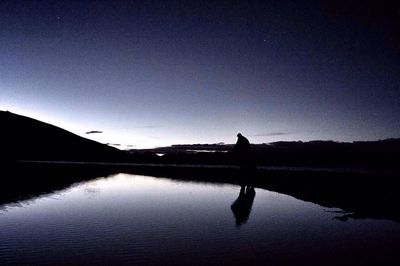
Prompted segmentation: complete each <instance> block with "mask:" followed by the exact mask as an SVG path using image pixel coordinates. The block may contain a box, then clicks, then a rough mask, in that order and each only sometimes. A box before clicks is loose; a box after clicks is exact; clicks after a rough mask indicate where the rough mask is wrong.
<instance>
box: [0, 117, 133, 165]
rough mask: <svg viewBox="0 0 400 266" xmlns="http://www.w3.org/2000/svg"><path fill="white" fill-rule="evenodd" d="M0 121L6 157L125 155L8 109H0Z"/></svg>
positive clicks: (113, 158) (102, 157)
mask: <svg viewBox="0 0 400 266" xmlns="http://www.w3.org/2000/svg"><path fill="white" fill-rule="evenodd" d="M0 125H1V130H0V139H1V141H2V143H3V144H2V147H1V151H0V156H1V157H2V158H3V159H5V160H6V161H10V160H11V161H12V160H53V161H54V160H68V161H118V160H121V159H123V158H124V156H126V154H125V152H123V151H121V150H118V149H117V148H114V147H110V146H107V145H105V144H101V143H98V142H96V141H93V140H89V139H86V138H83V137H80V136H78V135H75V134H73V133H71V132H69V131H67V130H64V129H62V128H59V127H56V126H53V125H50V124H47V123H44V122H41V121H39V120H36V119H33V118H29V117H26V116H22V115H17V114H14V113H11V112H8V111H0Z"/></svg>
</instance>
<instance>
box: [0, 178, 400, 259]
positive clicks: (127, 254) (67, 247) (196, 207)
mask: <svg viewBox="0 0 400 266" xmlns="http://www.w3.org/2000/svg"><path fill="white" fill-rule="evenodd" d="M341 215H343V213H342V212H341V210H340V209H332V208H324V207H321V206H319V205H316V204H313V203H310V202H304V201H301V200H298V199H296V198H293V197H291V196H287V195H284V194H279V193H276V192H271V191H268V190H264V189H258V188H255V189H254V188H252V187H240V186H237V185H229V184H215V183H212V184H211V183H199V182H189V181H182V180H181V181H177V180H173V179H167V178H155V177H150V176H140V175H132V174H114V175H111V176H109V177H104V178H97V179H94V180H90V181H85V182H81V183H77V184H74V185H72V186H70V187H68V188H65V189H63V190H59V191H55V192H53V193H48V194H45V195H40V196H37V197H35V198H32V199H29V200H23V201H16V202H14V203H11V204H5V205H0V264H1V265H7V264H10V265H20V264H51V265H60V264H82V265H86V264H137V265H144V264H146V265H148V264H151V265H205V264H207V265H210V264H213V265H223V264H225V265H232V264H246V265H253V264H258V265H267V264H269V265H293V264H297V265H298V264H307V265H373V264H375V265H389V264H391V265H395V264H397V265H400V264H399V262H400V224H399V223H397V222H394V221H389V220H383V219H382V220H378V219H348V220H347V221H342V220H340V219H337V217H339V216H341Z"/></svg>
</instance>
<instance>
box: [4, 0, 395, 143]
mask: <svg viewBox="0 0 400 266" xmlns="http://www.w3.org/2000/svg"><path fill="white" fill-rule="evenodd" d="M193 2H198V3H193ZM348 2H350V3H351V4H348ZM399 36H400V5H399V4H398V3H397V2H396V1H341V0H339V1H207V2H205V1H1V3H0V110H9V111H11V112H15V113H18V114H22V115H26V116H30V117H33V118H36V119H39V120H42V121H45V122H49V123H52V124H55V125H57V126H60V127H62V128H64V129H67V130H70V131H72V132H74V133H77V134H79V135H81V136H85V137H88V138H91V139H94V140H98V141H100V142H103V143H121V144H123V145H128V144H131V145H134V147H137V148H144V147H154V146H163V145H170V144H178V143H215V142H226V143H233V142H235V141H236V133H237V132H242V133H243V134H244V135H245V136H247V137H248V138H249V139H250V140H251V141H252V142H254V143H262V142H271V141H278V140H304V141H307V140H313V139H323V140H327V139H332V140H338V141H353V140H376V139H383V138H389V137H400V134H399V132H400V75H399V74H400V71H399V70H400V39H399V38H400V37H399ZM91 130H98V131H102V132H103V133H100V134H85V132H87V131H91ZM123 147H125V146H123Z"/></svg>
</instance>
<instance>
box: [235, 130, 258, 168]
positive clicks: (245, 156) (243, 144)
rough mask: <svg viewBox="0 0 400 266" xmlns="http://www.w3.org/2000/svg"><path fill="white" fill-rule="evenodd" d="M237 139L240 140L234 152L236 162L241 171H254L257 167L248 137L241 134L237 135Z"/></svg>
mask: <svg viewBox="0 0 400 266" xmlns="http://www.w3.org/2000/svg"><path fill="white" fill-rule="evenodd" d="M237 138H238V139H237V142H236V144H235V147H234V149H233V151H234V155H235V158H236V161H237V163H238V164H239V166H240V169H241V170H251V169H254V168H255V165H254V162H253V158H252V151H251V145H250V142H249V140H248V139H247V138H246V137H244V136H243V135H242V134H241V133H238V134H237Z"/></svg>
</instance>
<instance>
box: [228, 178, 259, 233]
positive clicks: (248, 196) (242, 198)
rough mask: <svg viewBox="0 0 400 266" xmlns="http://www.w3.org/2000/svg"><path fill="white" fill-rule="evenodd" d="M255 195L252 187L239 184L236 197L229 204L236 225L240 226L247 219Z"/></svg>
mask: <svg viewBox="0 0 400 266" xmlns="http://www.w3.org/2000/svg"><path fill="white" fill-rule="evenodd" d="M255 196H256V191H255V190H254V187H251V186H241V188H240V193H239V196H238V198H237V199H236V200H235V201H234V202H233V203H232V205H231V210H232V212H233V215H234V216H235V219H236V227H240V226H241V225H242V224H244V223H246V222H247V220H248V219H249V215H250V212H251V207H252V206H253V201H254V198H255Z"/></svg>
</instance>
